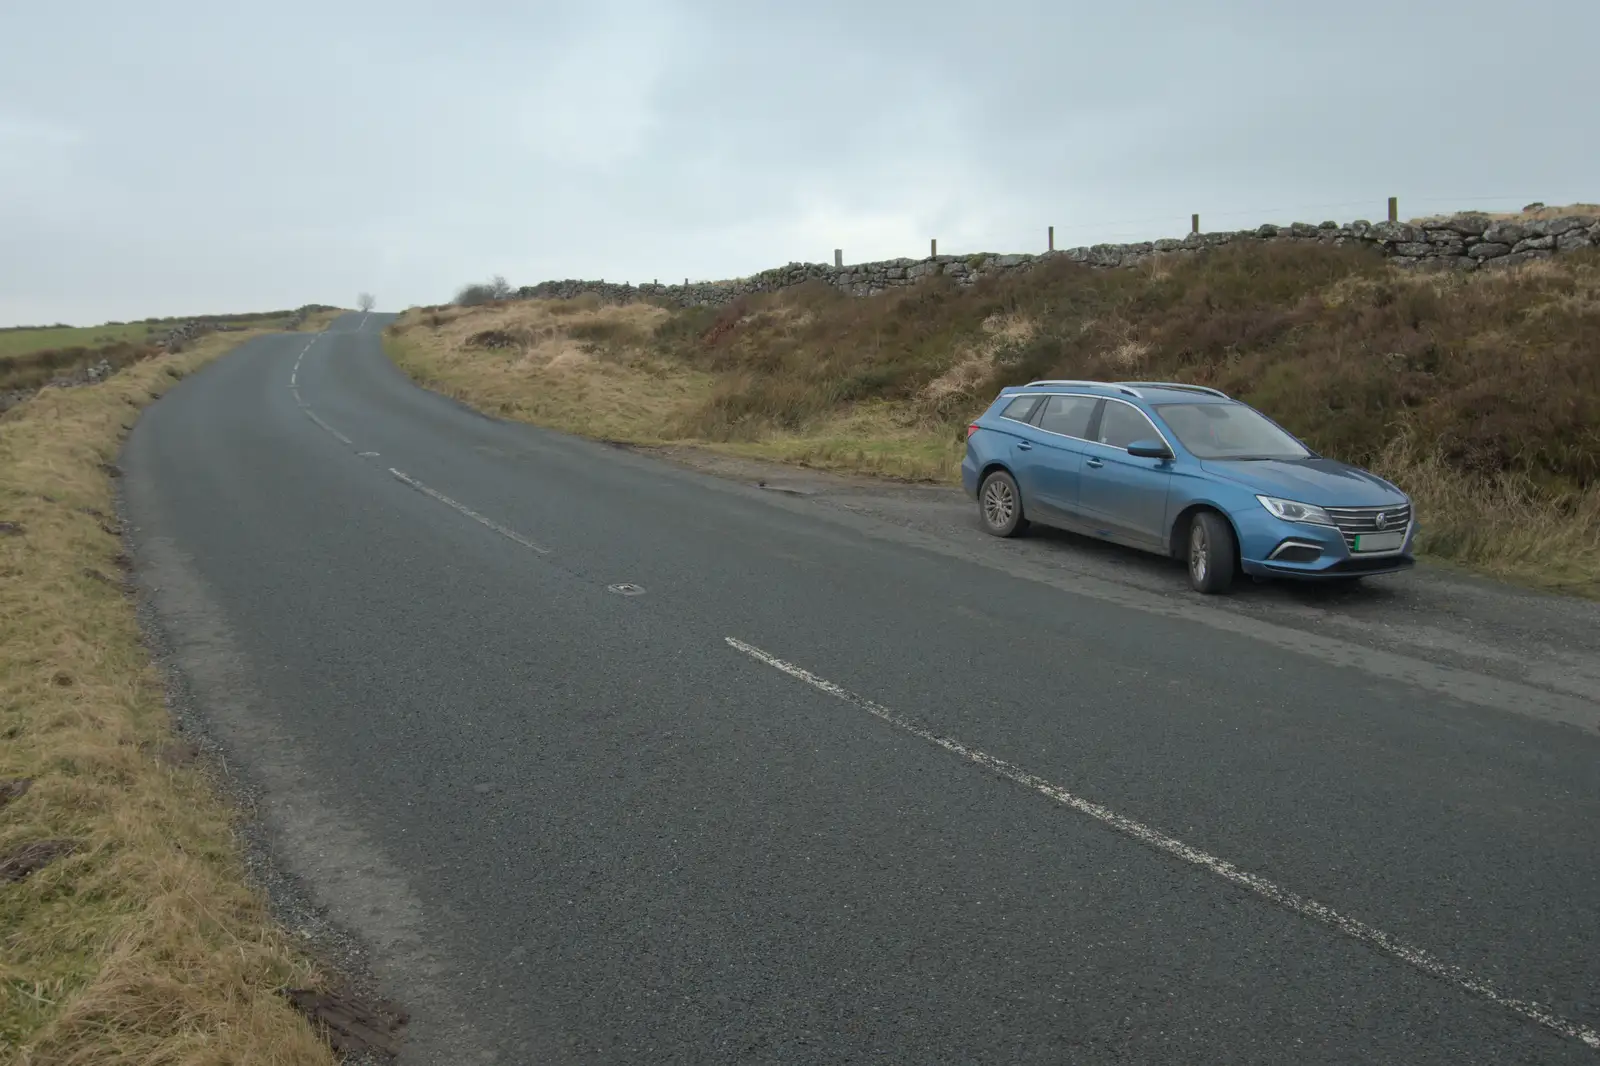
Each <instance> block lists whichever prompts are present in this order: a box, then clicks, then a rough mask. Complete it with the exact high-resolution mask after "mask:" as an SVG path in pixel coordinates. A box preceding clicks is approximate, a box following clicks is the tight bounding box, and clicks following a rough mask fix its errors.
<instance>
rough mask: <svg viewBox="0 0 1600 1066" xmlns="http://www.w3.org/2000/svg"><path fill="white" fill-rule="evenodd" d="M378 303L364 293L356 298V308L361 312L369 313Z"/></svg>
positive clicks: (367, 293) (368, 294) (369, 294)
mask: <svg viewBox="0 0 1600 1066" xmlns="http://www.w3.org/2000/svg"><path fill="white" fill-rule="evenodd" d="M377 303H378V301H377V300H375V299H373V297H372V293H370V292H364V293H362V294H361V295H360V296H357V297H356V306H357V307H359V308H360V309H361V310H363V311H370V310H372V309H373V308H374V307H376V306H377Z"/></svg>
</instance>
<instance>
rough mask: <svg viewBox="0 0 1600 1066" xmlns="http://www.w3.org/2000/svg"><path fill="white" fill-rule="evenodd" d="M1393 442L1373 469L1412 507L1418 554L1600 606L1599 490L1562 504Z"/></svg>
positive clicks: (1511, 478)
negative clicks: (1408, 497) (1403, 494)
mask: <svg viewBox="0 0 1600 1066" xmlns="http://www.w3.org/2000/svg"><path fill="white" fill-rule="evenodd" d="M1417 455H1418V451H1417V450H1416V449H1414V448H1412V447H1411V446H1409V442H1406V441H1403V440H1396V441H1394V442H1392V443H1391V444H1390V446H1389V447H1388V448H1387V449H1386V450H1385V452H1384V453H1383V454H1382V455H1381V456H1379V457H1378V459H1377V460H1375V461H1374V462H1373V464H1372V469H1373V471H1374V472H1375V473H1377V474H1379V475H1380V476H1382V477H1386V478H1388V479H1389V480H1391V481H1393V482H1395V483H1396V484H1398V485H1401V486H1403V487H1404V488H1405V490H1406V491H1407V492H1408V493H1410V494H1411V498H1412V499H1413V500H1414V501H1415V502H1416V507H1417V515H1418V521H1419V522H1420V530H1419V533H1418V538H1417V540H1418V548H1419V551H1420V552H1421V553H1422V554H1423V555H1425V556H1428V557H1429V558H1431V559H1433V560H1435V561H1440V562H1449V563H1453V564H1455V565H1458V566H1463V567H1466V568H1469V569H1472V570H1476V571H1478V572H1480V573H1484V574H1490V575H1493V576H1495V577H1499V578H1504V579H1506V580H1509V581H1514V582H1517V583H1519V584H1522V585H1528V586H1531V587H1533V588H1541V589H1547V590H1550V591H1556V592H1564V593H1569V594H1572V595H1578V596H1585V597H1589V598H1591V599H1600V488H1590V489H1588V490H1586V491H1584V492H1580V493H1575V494H1573V495H1571V496H1568V497H1566V498H1565V499H1563V500H1562V501H1560V502H1559V503H1553V502H1552V501H1551V500H1549V499H1547V498H1542V497H1541V496H1540V495H1539V494H1537V493H1536V492H1534V491H1533V490H1532V487H1531V485H1530V483H1529V482H1528V480H1527V479H1526V478H1522V477H1517V476H1515V475H1511V474H1498V475H1495V476H1493V477H1487V478H1474V477H1466V476H1463V475H1462V473H1461V472H1460V471H1459V470H1456V469H1454V468H1452V467H1451V466H1450V464H1449V463H1448V462H1446V461H1445V460H1444V458H1443V457H1442V456H1441V455H1440V454H1439V453H1438V452H1436V451H1435V452H1422V453H1421V458H1418V457H1417Z"/></svg>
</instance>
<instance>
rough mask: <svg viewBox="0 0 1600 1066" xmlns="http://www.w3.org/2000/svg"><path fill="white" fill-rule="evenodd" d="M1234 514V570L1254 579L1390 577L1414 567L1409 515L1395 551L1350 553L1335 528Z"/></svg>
mask: <svg viewBox="0 0 1600 1066" xmlns="http://www.w3.org/2000/svg"><path fill="white" fill-rule="evenodd" d="M1258 510H1259V512H1260V513H1259V514H1251V513H1246V514H1245V515H1243V516H1240V515H1235V516H1234V524H1235V527H1236V528H1237V529H1238V531H1239V566H1240V569H1242V570H1243V571H1244V572H1245V573H1247V574H1250V575H1252V576H1256V577H1288V578H1301V579H1308V580H1315V579H1317V578H1338V577H1360V576H1366V575H1376V574H1393V573H1398V572H1399V571H1402V570H1409V569H1410V568H1411V567H1413V566H1415V565H1416V562H1417V560H1416V555H1415V544H1416V537H1417V521H1416V517H1415V514H1414V513H1413V514H1412V516H1411V518H1410V520H1409V521H1408V523H1407V525H1406V528H1405V533H1404V536H1403V537H1402V539H1401V542H1400V545H1399V547H1397V548H1392V549H1388V550H1385V551H1373V552H1363V551H1354V550H1352V549H1351V547H1350V544H1349V541H1348V540H1347V539H1346V536H1345V534H1344V533H1343V532H1341V531H1340V530H1339V529H1338V528H1336V527H1334V526H1323V525H1313V524H1311V523H1309V522H1285V521H1284V520H1282V519H1281V518H1278V517H1276V516H1274V515H1273V514H1272V513H1271V512H1269V511H1267V510H1266V509H1265V508H1259V509H1258Z"/></svg>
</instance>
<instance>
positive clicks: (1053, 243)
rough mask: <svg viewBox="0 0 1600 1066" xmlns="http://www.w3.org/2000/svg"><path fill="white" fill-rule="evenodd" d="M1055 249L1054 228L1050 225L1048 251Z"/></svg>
mask: <svg viewBox="0 0 1600 1066" xmlns="http://www.w3.org/2000/svg"><path fill="white" fill-rule="evenodd" d="M1055 250H1056V228H1055V227H1054V226H1051V227H1050V251H1052V252H1053V251H1055Z"/></svg>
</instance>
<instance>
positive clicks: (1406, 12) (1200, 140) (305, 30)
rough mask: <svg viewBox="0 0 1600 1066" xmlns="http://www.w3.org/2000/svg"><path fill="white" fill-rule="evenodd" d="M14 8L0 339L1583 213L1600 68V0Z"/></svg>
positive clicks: (4, 37)
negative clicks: (471, 295) (475, 290)
mask: <svg viewBox="0 0 1600 1066" xmlns="http://www.w3.org/2000/svg"><path fill="white" fill-rule="evenodd" d="M3 18H4V21H5V27H4V31H3V32H0V321H11V322H16V321H36V320H54V319H67V320H71V321H82V322H93V321H98V320H101V319H104V318H107V317H127V316H135V315H146V314H176V313H183V312H187V311H212V310H227V309H235V308H239V309H243V308H252V307H266V306H284V305H294V304H298V303H303V302H307V301H338V302H349V301H350V300H353V299H354V296H355V293H356V292H358V291H361V290H371V291H373V292H376V293H377V294H378V295H379V298H380V300H381V302H382V305H383V306H386V307H397V306H405V305H407V304H410V303H415V302H431V301H436V300H440V299H444V298H447V297H448V296H449V294H450V293H451V292H452V291H453V289H454V288H455V287H456V286H457V285H459V284H460V283H462V282H464V281H467V280H472V279H476V278H481V277H485V276H487V275H489V274H491V273H496V272H498V273H503V274H505V275H506V276H508V277H510V278H513V279H515V280H517V281H519V282H520V281H536V280H542V279H544V278H548V277H567V276H594V277H602V276H603V277H607V278H613V279H619V280H623V279H626V280H647V279H650V278H653V277H660V278H662V279H663V280H665V279H667V278H674V277H675V278H682V277H684V276H691V277H718V276H728V275H736V274H743V273H749V272H751V271H754V270H758V269H761V268H763V267H766V266H770V265H774V264H777V263H781V262H784V261H787V260H790V259H810V260H818V259H826V258H828V257H830V256H831V250H832V249H833V248H834V247H843V248H845V249H846V254H847V257H849V258H852V259H867V258H879V257H886V256H892V255H899V254H907V255H916V254H921V253H922V252H924V251H925V250H926V248H927V240H928V238H929V237H932V236H937V237H938V238H939V239H940V244H941V250H945V249H948V250H951V251H963V250H978V249H984V250H992V251H1011V250H1028V249H1035V248H1039V247H1042V245H1043V240H1044V228H1045V227H1046V226H1047V225H1051V224H1054V225H1056V226H1057V227H1058V241H1060V242H1062V243H1088V242H1091V241H1094V240H1100V239H1118V238H1137V237H1157V236H1165V235H1171V234H1174V233H1177V232H1181V231H1182V229H1183V228H1185V227H1186V224H1187V219H1188V214H1189V212H1191V211H1199V212H1201V214H1202V217H1203V219H1204V220H1205V221H1206V222H1207V223H1208V224H1215V225H1217V226H1219V227H1220V226H1223V225H1226V226H1242V225H1245V224H1249V223H1253V222H1256V221H1264V220H1267V219H1269V218H1271V219H1272V220H1277V221H1286V220H1289V219H1290V217H1292V216H1299V215H1304V217H1306V218H1308V219H1311V220H1314V221H1319V220H1320V218H1322V217H1334V218H1341V219H1343V218H1350V217H1355V216H1356V215H1366V216H1367V217H1376V216H1378V215H1380V214H1381V212H1382V210H1383V200H1384V197H1386V196H1388V195H1391V194H1393V195H1399V196H1401V197H1402V202H1403V205H1404V207H1403V209H1404V210H1407V211H1408V213H1409V211H1410V210H1411V209H1413V208H1414V209H1416V210H1423V209H1433V208H1437V207H1453V206H1458V204H1457V203H1454V202H1448V201H1452V200H1455V199H1460V200H1464V199H1468V198H1474V197H1480V196H1481V197H1497V198H1499V199H1497V200H1496V201H1494V202H1490V203H1472V204H1467V203H1461V204H1459V206H1480V207H1495V208H1506V207H1516V206H1520V205H1521V203H1522V202H1525V201H1526V200H1530V199H1544V200H1547V201H1550V202H1557V201H1561V200H1571V199H1580V198H1587V199H1591V200H1592V199H1595V198H1597V191H1596V190H1594V189H1593V188H1588V187H1585V186H1584V184H1583V183H1584V181H1586V180H1592V179H1591V178H1590V176H1591V175H1593V174H1595V173H1597V172H1600V166H1597V164H1600V139H1596V138H1594V137H1589V136H1586V135H1585V132H1584V131H1586V130H1587V129H1589V128H1590V127H1591V126H1592V120H1591V118H1590V117H1589V113H1588V112H1589V105H1588V101H1590V100H1592V99H1594V98H1595V97H1596V95H1597V90H1600V72H1597V68H1596V67H1595V65H1593V64H1589V63H1586V62H1582V61H1579V58H1581V53H1582V51H1583V49H1582V48H1581V47H1579V46H1578V45H1572V46H1570V47H1569V46H1568V45H1567V44H1565V43H1564V42H1582V41H1585V40H1592V39H1593V38H1594V35H1595V33H1596V31H1597V30H1600V8H1596V6H1595V5H1594V4H1592V3H1591V2H1588V0H1569V2H1555V0H1545V2H1528V3H1523V4H1520V5H1518V6H1517V8H1516V9H1515V11H1514V12H1510V13H1508V11H1507V8H1506V7H1505V5H1504V4H1501V3H1490V2H1487V0H1461V2H1458V3H1450V4H1444V3H1428V2H1414V3H1407V4H1403V5H1402V4H1392V3H1390V4H1380V3H1376V2H1370V0H1360V2H1355V3H1343V4H1339V5H1311V4H1298V3H1296V4H1286V3H1281V2H1276V0H1274V2H1267V0H1234V2H1229V3H1223V2H1220V0H1217V2H1212V3H1179V2H1176V0H1173V2H1143V3H1140V2H1132V0H1130V2H1127V3H1121V4H1105V3H1083V2H1069V0H1057V2H1053V3H1046V2H1034V3H1024V2H1015V0H1013V2H1003V0H997V2H993V3H989V4H986V5H972V4H970V3H956V2H953V0H921V2H916V3H912V2H905V0H878V2H866V0H854V2H846V0H810V2H808V3H806V4H778V3H771V4H766V3H762V4H754V3H750V2H748V0H743V2H735V0H677V2H650V0H609V2H605V3H600V2H594V3H585V4H571V3H532V4H505V3H485V2H474V3H467V4H460V3H457V4H444V3H421V2H417V0H410V2H399V3H388V4H380V3H375V2H359V3H358V2H347V3H341V4H335V5H323V4H313V3H310V2H309V0H282V2H278V3H274V4H271V5H256V6H252V7H249V8H245V7H242V6H240V5H224V4H215V3H200V2H198V0H185V2H181V3H175V2H168V3H164V4H161V5H131V4H123V3H113V2H110V0H106V2H100V3H91V2H77V3H73V2H70V0H55V2H54V3H52V4H41V5H34V6H32V7H29V8H27V9H20V8H19V9H17V10H14V11H8V12H7V13H6V15H5V16H3ZM1573 49H1576V51H1575V52H1574V51H1573ZM1569 53H1571V54H1569ZM1564 55H1565V56H1566V59H1565V60H1563V58H1562V57H1563V56H1564ZM1574 56H1578V57H1579V58H1574ZM1435 201H1441V202H1435ZM1343 205H1354V206H1343Z"/></svg>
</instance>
